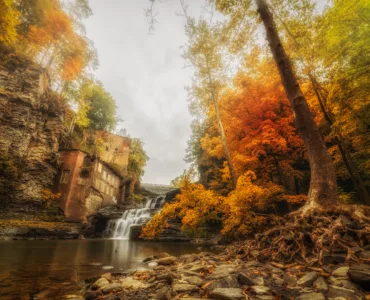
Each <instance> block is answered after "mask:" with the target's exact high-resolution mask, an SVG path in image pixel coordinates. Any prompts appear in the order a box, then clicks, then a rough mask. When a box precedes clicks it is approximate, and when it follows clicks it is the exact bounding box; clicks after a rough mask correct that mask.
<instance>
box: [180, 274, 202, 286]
mask: <svg viewBox="0 0 370 300" xmlns="http://www.w3.org/2000/svg"><path fill="white" fill-rule="evenodd" d="M182 280H184V281H186V282H188V283H189V284H192V285H197V286H201V285H202V283H203V279H202V278H200V277H198V276H189V277H186V276H183V277H182Z"/></svg>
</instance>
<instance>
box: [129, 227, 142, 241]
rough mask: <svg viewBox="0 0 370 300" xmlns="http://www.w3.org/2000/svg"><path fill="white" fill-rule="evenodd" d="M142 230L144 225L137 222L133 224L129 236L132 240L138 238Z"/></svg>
mask: <svg viewBox="0 0 370 300" xmlns="http://www.w3.org/2000/svg"><path fill="white" fill-rule="evenodd" d="M142 230H143V225H137V224H134V225H131V226H130V231H129V236H128V238H129V239H130V240H138V239H139V237H140V235H141V233H142Z"/></svg>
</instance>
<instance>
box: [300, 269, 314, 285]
mask: <svg viewBox="0 0 370 300" xmlns="http://www.w3.org/2000/svg"><path fill="white" fill-rule="evenodd" d="M316 278H317V273H316V272H308V273H306V274H305V275H304V276H303V277H301V278H300V279H299V280H298V281H297V284H298V285H299V286H310V285H311V284H312V283H313V282H314V281H315V280H316Z"/></svg>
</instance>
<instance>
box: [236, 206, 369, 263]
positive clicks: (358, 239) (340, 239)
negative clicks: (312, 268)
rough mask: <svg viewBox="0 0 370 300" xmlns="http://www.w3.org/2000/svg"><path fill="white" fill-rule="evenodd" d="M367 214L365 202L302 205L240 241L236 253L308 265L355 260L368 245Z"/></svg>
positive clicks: (245, 257) (261, 258)
mask: <svg viewBox="0 0 370 300" xmlns="http://www.w3.org/2000/svg"><path fill="white" fill-rule="evenodd" d="M369 216H370V207H367V206H358V205H339V206H337V207H333V208H330V209H324V208H322V207H317V206H315V207H314V206H312V207H308V208H307V207H305V208H304V209H302V210H299V211H297V212H295V213H292V214H291V215H289V216H288V217H287V218H286V220H285V224H284V225H283V226H278V227H275V228H272V229H270V230H267V231H265V232H264V233H262V234H257V235H256V236H255V239H254V240H249V241H247V242H245V243H243V244H242V245H240V247H238V253H242V255H241V258H242V259H253V258H254V259H256V258H257V259H258V260H260V261H279V262H285V263H291V262H293V261H300V262H303V263H306V264H309V265H323V264H327V263H331V262H332V261H333V260H334V261H335V260H341V259H343V262H344V260H345V261H346V262H348V263H349V262H358V261H360V260H361V259H360V258H359V257H358V256H357V254H358V253H359V251H361V248H363V247H364V246H367V245H370V217H369ZM339 262H340V261H339Z"/></svg>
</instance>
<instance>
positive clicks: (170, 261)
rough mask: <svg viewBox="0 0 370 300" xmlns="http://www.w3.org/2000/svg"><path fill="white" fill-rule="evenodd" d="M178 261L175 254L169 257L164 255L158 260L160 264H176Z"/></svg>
mask: <svg viewBox="0 0 370 300" xmlns="http://www.w3.org/2000/svg"><path fill="white" fill-rule="evenodd" d="M175 261H176V258H175V257H173V256H168V257H162V258H160V259H158V260H157V263H158V265H163V266H168V265H172V264H174V263H175Z"/></svg>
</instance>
